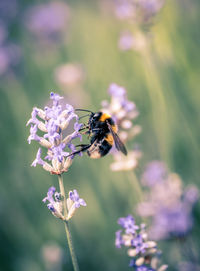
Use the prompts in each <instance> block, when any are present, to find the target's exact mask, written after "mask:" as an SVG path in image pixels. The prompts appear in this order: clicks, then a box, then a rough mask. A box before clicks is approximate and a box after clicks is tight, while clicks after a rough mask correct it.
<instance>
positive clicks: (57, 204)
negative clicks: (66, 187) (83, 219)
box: [43, 186, 86, 220]
mask: <svg viewBox="0 0 200 271" xmlns="http://www.w3.org/2000/svg"><path fill="white" fill-rule="evenodd" d="M46 201H48V202H49V203H48V204H47V207H48V209H49V210H50V211H51V212H52V214H53V215H54V216H55V217H57V218H60V219H62V220H69V219H70V218H72V216H73V215H74V213H75V211H76V210H77V209H78V208H79V207H80V206H86V203H85V201H84V199H81V198H80V197H79V194H78V192H77V191H76V190H73V191H70V192H69V197H68V198H67V211H68V212H67V217H65V216H64V214H63V209H64V206H63V201H62V199H61V194H60V193H58V192H56V188H55V187H53V186H52V187H50V188H49V190H48V192H47V197H45V198H44V199H43V202H46Z"/></svg>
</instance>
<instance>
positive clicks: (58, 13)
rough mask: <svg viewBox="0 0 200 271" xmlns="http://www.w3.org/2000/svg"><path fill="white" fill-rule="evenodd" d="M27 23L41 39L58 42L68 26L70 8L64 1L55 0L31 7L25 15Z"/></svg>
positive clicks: (30, 29)
mask: <svg viewBox="0 0 200 271" xmlns="http://www.w3.org/2000/svg"><path fill="white" fill-rule="evenodd" d="M25 17H26V18H25V20H26V25H27V28H28V29H29V31H31V32H32V33H33V34H34V35H35V37H37V38H38V39H39V40H41V41H46V42H57V41H59V40H60V39H61V38H62V37H63V35H64V34H65V32H66V29H67V28H68V21H69V8H68V5H67V4H66V3H64V2H60V1H53V2H49V3H45V4H38V5H35V6H33V7H31V8H30V9H29V10H28V11H27V14H26V16H25Z"/></svg>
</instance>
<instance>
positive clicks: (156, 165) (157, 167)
mask: <svg viewBox="0 0 200 271" xmlns="http://www.w3.org/2000/svg"><path fill="white" fill-rule="evenodd" d="M167 175H168V170H167V168H166V165H165V163H163V162H160V161H152V162H151V163H149V164H148V165H147V166H146V169H145V171H144V174H143V176H142V184H143V185H145V186H149V187H150V186H153V185H155V184H157V183H160V182H162V181H164V180H165V179H166V178H167Z"/></svg>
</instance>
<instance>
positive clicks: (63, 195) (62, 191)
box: [58, 175, 79, 271]
mask: <svg viewBox="0 0 200 271" xmlns="http://www.w3.org/2000/svg"><path fill="white" fill-rule="evenodd" d="M58 181H59V186H60V193H61V196H62V200H63V205H64V218H65V221H64V223H65V232H66V236H67V242H68V246H69V250H70V255H71V259H72V264H73V267H74V271H79V266H78V261H77V257H76V253H75V251H74V246H73V242H72V236H71V232H70V229H69V222H68V221H67V220H66V218H67V201H66V195H65V188H64V184H63V177H62V175H58Z"/></svg>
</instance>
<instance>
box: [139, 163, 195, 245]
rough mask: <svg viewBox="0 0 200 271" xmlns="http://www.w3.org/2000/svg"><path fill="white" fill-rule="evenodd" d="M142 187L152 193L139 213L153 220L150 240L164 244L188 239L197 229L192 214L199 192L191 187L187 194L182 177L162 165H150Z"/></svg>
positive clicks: (140, 206)
mask: <svg viewBox="0 0 200 271" xmlns="http://www.w3.org/2000/svg"><path fill="white" fill-rule="evenodd" d="M142 183H143V184H144V185H145V186H148V187H149V189H150V190H149V191H148V192H146V196H145V198H146V201H144V202H142V203H140V204H139V205H138V207H137V211H138V213H139V215H140V216H142V217H151V220H152V226H151V227H150V229H149V235H150V237H151V238H153V239H154V240H160V239H167V238H171V237H180V236H184V235H186V234H187V233H188V232H189V231H190V230H191V229H192V226H193V217H192V210H193V206H194V204H195V203H196V201H197V200H198V189H197V188H196V187H195V186H189V187H188V188H186V189H185V190H184V189H183V187H182V181H181V179H180V178H179V176H178V175H177V174H173V173H168V171H167V167H166V166H165V164H164V163H162V162H158V161H153V162H152V163H150V164H148V166H147V168H146V170H145V173H144V174H143V178H142Z"/></svg>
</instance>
